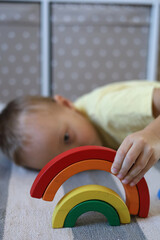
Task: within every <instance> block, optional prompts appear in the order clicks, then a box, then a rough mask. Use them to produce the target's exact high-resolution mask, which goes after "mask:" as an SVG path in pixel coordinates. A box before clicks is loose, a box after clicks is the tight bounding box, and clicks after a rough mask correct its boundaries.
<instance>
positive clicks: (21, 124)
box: [0, 81, 160, 186]
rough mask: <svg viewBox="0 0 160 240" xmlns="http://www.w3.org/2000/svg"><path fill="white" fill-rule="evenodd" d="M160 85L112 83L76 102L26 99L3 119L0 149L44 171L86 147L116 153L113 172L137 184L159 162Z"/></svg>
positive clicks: (11, 105) (16, 102) (14, 104)
mask: <svg viewBox="0 0 160 240" xmlns="http://www.w3.org/2000/svg"><path fill="white" fill-rule="evenodd" d="M159 115H160V83H158V82H147V81H131V82H121V83H114V84H109V85H107V86H105V87H101V88H98V89H96V90H95V91H93V92H91V93H89V94H86V95H84V96H82V97H81V98H80V99H78V100H77V101H76V102H75V103H74V104H73V103H72V102H70V101H69V100H68V99H65V98H63V97H61V96H58V95H56V96H55V97H54V99H52V98H43V97H22V98H18V99H15V100H14V101H12V102H10V103H9V104H8V106H6V108H5V109H4V110H3V111H2V114H1V115H0V146H1V148H2V150H3V151H4V152H5V153H6V154H7V155H8V156H9V157H10V158H12V159H13V160H14V161H15V162H16V163H17V164H19V165H22V166H25V167H31V168H35V169H41V168H42V167H43V166H44V165H45V164H46V163H47V162H48V161H50V160H51V159H52V158H53V157H55V156H56V155H58V154H60V153H61V152H64V151H66V150H68V149H71V148H74V147H78V146H83V145H103V146H106V147H111V148H114V149H118V151H117V154H116V157H115V160H114V163H113V165H112V172H113V173H114V174H117V176H118V177H119V179H121V180H122V182H123V183H124V184H128V183H129V184H130V185H131V186H134V185H135V184H137V182H138V181H139V180H140V179H141V178H142V177H143V175H144V174H145V173H146V172H147V171H148V170H149V169H150V168H151V167H152V166H153V165H154V164H155V163H156V162H157V161H158V159H159V158H160V116H159Z"/></svg>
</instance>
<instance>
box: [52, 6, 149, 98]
mask: <svg viewBox="0 0 160 240" xmlns="http://www.w3.org/2000/svg"><path fill="white" fill-rule="evenodd" d="M51 21H52V49H53V50H52V56H53V59H52V80H53V84H52V88H53V92H54V93H58V94H62V95H64V96H65V97H68V98H70V99H71V100H74V99H76V98H77V97H78V96H80V95H82V94H84V93H86V92H88V91H90V90H92V89H94V88H96V87H98V86H101V85H105V84H107V83H109V82H116V81H124V80H131V79H145V78H146V67H147V54H148V39H149V27H150V8H149V7H147V6H143V7H142V6H125V5H116V6H115V5H102V4H52V18H51Z"/></svg>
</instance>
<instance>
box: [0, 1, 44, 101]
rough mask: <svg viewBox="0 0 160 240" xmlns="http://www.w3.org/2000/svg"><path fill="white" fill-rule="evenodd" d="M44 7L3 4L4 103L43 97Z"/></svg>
mask: <svg viewBox="0 0 160 240" xmlns="http://www.w3.org/2000/svg"><path fill="white" fill-rule="evenodd" d="M39 12H40V6H39V4H32V3H30V4H23V3H22V4H19V3H0V89H1V90H0V102H8V101H9V100H11V99H13V98H15V97H17V96H21V95H23V94H31V95H35V94H39V93H40V14H39Z"/></svg>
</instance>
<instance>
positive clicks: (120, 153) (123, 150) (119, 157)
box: [111, 139, 132, 174]
mask: <svg viewBox="0 0 160 240" xmlns="http://www.w3.org/2000/svg"><path fill="white" fill-rule="evenodd" d="M131 146H132V143H131V142H129V141H126V139H124V141H123V142H122V144H121V145H120V147H119V149H118V150H117V153H116V156H115V159H114V162H113V164H112V168H111V172H112V173H113V174H117V173H118V172H119V170H120V169H121V166H122V163H123V161H124V159H125V156H126V154H127V152H128V151H129V149H130V148H131Z"/></svg>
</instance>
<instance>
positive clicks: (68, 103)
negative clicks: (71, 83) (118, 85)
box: [54, 95, 75, 109]
mask: <svg viewBox="0 0 160 240" xmlns="http://www.w3.org/2000/svg"><path fill="white" fill-rule="evenodd" d="M54 100H55V101H56V102H57V103H58V104H60V105H63V106H66V107H68V108H71V109H75V106H74V105H73V103H72V102H71V101H70V100H69V99H67V98H64V97H62V96H60V95H55V96H54Z"/></svg>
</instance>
